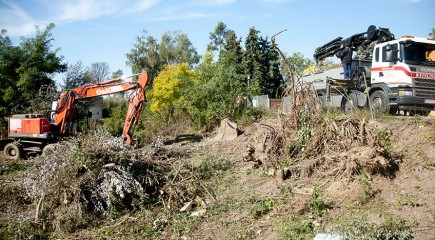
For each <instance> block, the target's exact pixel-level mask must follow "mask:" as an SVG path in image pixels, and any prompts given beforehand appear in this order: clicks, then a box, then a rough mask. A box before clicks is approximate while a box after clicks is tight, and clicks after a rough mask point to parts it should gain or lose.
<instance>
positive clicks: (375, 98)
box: [370, 90, 390, 114]
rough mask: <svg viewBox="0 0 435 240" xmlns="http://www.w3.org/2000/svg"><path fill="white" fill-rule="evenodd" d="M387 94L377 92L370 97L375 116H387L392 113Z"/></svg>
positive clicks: (380, 91)
mask: <svg viewBox="0 0 435 240" xmlns="http://www.w3.org/2000/svg"><path fill="white" fill-rule="evenodd" d="M388 103H389V101H388V97H387V94H385V92H384V91H382V90H377V91H375V92H374V93H372V94H371V95H370V108H371V109H372V111H373V112H374V113H375V114H385V113H389V112H390V106H389V104H388Z"/></svg>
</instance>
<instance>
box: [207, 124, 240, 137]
mask: <svg viewBox="0 0 435 240" xmlns="http://www.w3.org/2000/svg"><path fill="white" fill-rule="evenodd" d="M239 132H240V130H239V129H238V128H237V124H236V123H234V122H231V121H230V120H229V119H224V120H222V121H221V126H220V128H219V132H218V134H217V135H216V136H215V137H214V138H212V139H211V140H210V142H220V141H231V140H234V139H236V138H237V136H238V135H239Z"/></svg>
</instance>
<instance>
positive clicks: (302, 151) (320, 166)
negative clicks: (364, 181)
mask: <svg viewBox="0 0 435 240" xmlns="http://www.w3.org/2000/svg"><path fill="white" fill-rule="evenodd" d="M301 89H302V90H301V91H300V92H296V93H294V94H295V97H294V98H293V99H294V104H293V106H292V108H293V109H292V111H291V113H290V114H288V115H283V114H280V115H279V120H280V121H279V122H278V123H277V124H275V125H274V126H272V125H266V124H259V126H258V127H257V129H259V130H258V132H257V133H256V135H257V136H256V137H255V138H252V139H250V141H249V143H248V150H247V152H248V153H247V154H245V160H253V161H257V163H258V162H260V164H261V165H263V167H265V168H270V167H275V168H282V167H285V168H288V169H289V170H290V171H289V172H288V173H287V174H286V175H287V177H288V175H292V176H294V177H296V178H308V177H312V176H313V175H314V174H319V175H322V176H335V177H338V178H342V177H347V178H351V177H352V176H355V175H360V174H366V175H367V176H369V177H370V176H371V175H373V174H379V175H382V176H388V177H392V176H394V172H395V171H397V167H398V165H397V163H398V162H399V161H400V158H401V157H400V156H399V155H398V154H396V153H394V152H393V149H392V142H391V139H390V137H391V133H390V132H389V131H388V130H387V129H384V130H379V129H376V128H374V127H372V126H371V125H370V124H369V123H368V121H367V118H364V117H357V116H356V115H355V114H347V115H344V114H341V115H335V116H330V115H329V114H326V113H325V112H324V110H323V109H322V107H321V105H320V101H318V99H317V97H316V96H315V94H314V93H313V92H312V91H311V90H310V88H309V87H307V88H301Z"/></svg>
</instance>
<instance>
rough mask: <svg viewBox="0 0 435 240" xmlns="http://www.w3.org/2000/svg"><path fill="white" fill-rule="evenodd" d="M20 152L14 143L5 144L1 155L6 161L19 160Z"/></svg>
mask: <svg viewBox="0 0 435 240" xmlns="http://www.w3.org/2000/svg"><path fill="white" fill-rule="evenodd" d="M21 154H22V151H21V149H20V147H19V146H17V144H15V143H8V144H6V146H5V148H4V149H3V155H4V157H5V158H6V159H7V160H17V159H19V158H21Z"/></svg>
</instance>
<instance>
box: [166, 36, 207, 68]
mask: <svg viewBox="0 0 435 240" xmlns="http://www.w3.org/2000/svg"><path fill="white" fill-rule="evenodd" d="M158 52H159V59H160V61H161V62H162V63H163V64H165V65H169V66H172V65H176V64H181V63H188V64H189V66H192V65H193V64H197V63H198V62H199V56H198V53H197V52H196V49H195V48H194V47H193V46H192V42H190V40H189V38H188V37H187V35H186V34H184V33H181V32H178V31H174V32H167V33H164V34H163V35H162V40H161V42H160V44H159V51H158Z"/></svg>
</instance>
